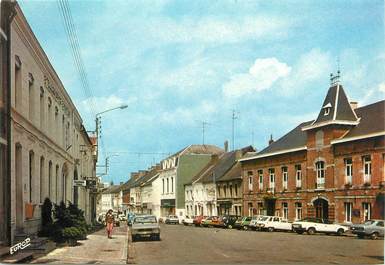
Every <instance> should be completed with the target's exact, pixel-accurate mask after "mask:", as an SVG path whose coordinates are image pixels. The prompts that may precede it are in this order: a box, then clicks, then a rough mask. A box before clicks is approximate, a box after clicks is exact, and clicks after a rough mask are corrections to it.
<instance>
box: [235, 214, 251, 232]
mask: <svg viewBox="0 0 385 265" xmlns="http://www.w3.org/2000/svg"><path fill="white" fill-rule="evenodd" d="M251 219H252V217H251V216H245V217H239V218H238V220H237V221H236V222H235V223H234V228H237V229H243V230H248V229H249V224H250V221H251Z"/></svg>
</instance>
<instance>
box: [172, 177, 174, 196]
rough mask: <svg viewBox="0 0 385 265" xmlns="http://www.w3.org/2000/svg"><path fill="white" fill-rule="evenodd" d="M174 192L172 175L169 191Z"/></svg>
mask: <svg viewBox="0 0 385 265" xmlns="http://www.w3.org/2000/svg"><path fill="white" fill-rule="evenodd" d="M173 192H174V177H171V193H173Z"/></svg>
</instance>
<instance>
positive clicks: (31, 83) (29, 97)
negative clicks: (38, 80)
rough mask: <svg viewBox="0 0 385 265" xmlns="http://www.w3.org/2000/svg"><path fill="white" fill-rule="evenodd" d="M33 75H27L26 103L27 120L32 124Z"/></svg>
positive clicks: (33, 110) (33, 108) (33, 109)
mask: <svg viewBox="0 0 385 265" xmlns="http://www.w3.org/2000/svg"><path fill="white" fill-rule="evenodd" d="M33 81H34V79H33V75H32V74H31V73H29V80H28V103H29V105H28V106H29V120H30V121H31V122H33V119H34V114H35V89H34V85H33V83H34V82H33Z"/></svg>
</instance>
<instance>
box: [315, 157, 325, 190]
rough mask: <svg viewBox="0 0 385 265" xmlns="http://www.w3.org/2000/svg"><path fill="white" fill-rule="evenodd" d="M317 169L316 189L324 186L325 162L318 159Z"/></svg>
mask: <svg viewBox="0 0 385 265" xmlns="http://www.w3.org/2000/svg"><path fill="white" fill-rule="evenodd" d="M316 171H317V189H323V188H325V162H323V161H319V162H317V163H316Z"/></svg>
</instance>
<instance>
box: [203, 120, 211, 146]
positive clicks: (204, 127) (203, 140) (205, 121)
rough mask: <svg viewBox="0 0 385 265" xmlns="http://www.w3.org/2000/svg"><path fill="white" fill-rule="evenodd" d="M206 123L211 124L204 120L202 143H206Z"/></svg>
mask: <svg viewBox="0 0 385 265" xmlns="http://www.w3.org/2000/svg"><path fill="white" fill-rule="evenodd" d="M206 125H209V123H208V122H206V121H202V145H204V144H205V128H206Z"/></svg>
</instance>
